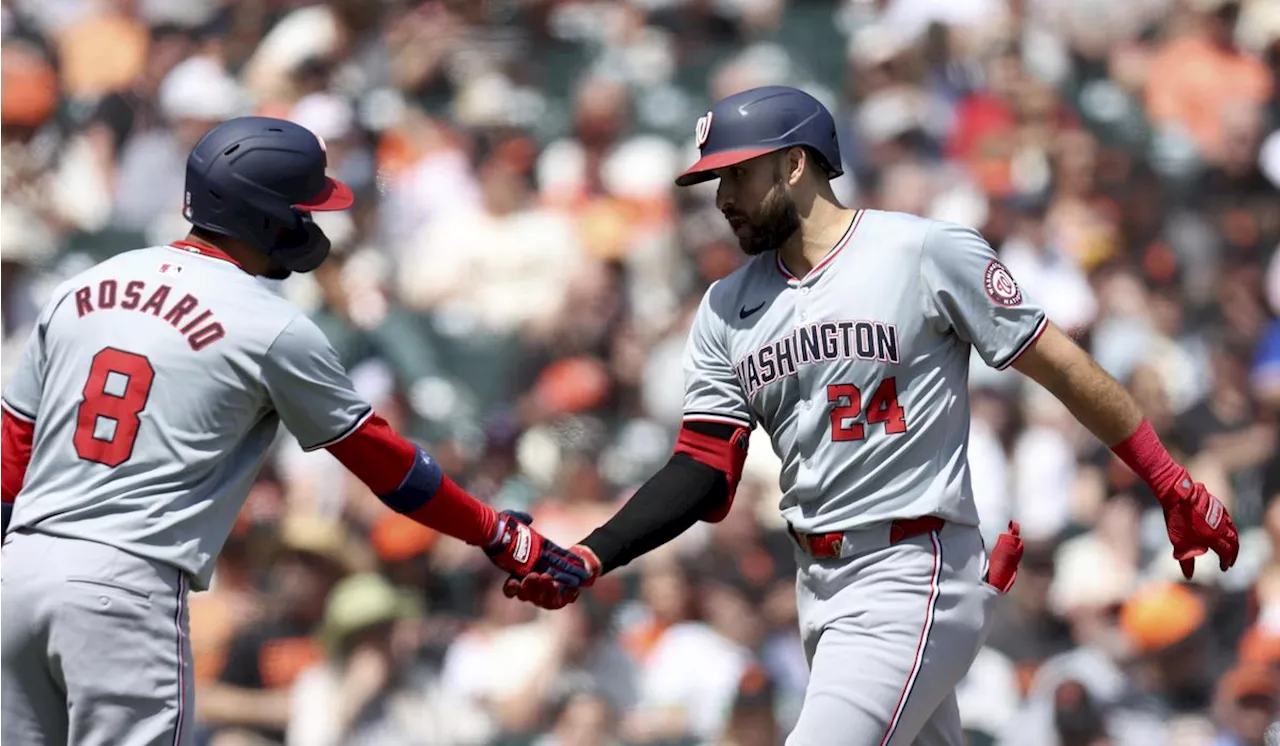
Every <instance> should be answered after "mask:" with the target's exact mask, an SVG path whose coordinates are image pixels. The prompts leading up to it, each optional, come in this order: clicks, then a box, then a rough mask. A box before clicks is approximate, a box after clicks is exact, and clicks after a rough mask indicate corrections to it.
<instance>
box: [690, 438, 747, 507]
mask: <svg viewBox="0 0 1280 746" xmlns="http://www.w3.org/2000/svg"><path fill="white" fill-rule="evenodd" d="M749 439H750V431H749V430H748V429H747V428H745V427H733V426H730V425H724V424H721V423H705V422H686V423H684V426H683V427H681V428H680V437H679V438H678V439H677V440H676V447H675V452H676V453H683V454H685V455H686V456H688V457H690V458H692V459H693V460H694V461H697V462H699V463H702V464H706V465H707V466H710V467H711V468H713V469H715V470H717V471H719V472H721V473H723V474H724V476H725V479H726V480H727V482H728V492H727V493H726V496H725V499H724V503H723V504H722V505H720V506H719V507H717V508H716V509H714V510H712V511H711V512H709V513H708V514H707V515H706V517H705V518H704V519H703V520H705V521H707V522H709V523H718V522H720V521H722V520H724V518H725V516H727V515H729V509H730V508H732V507H733V496H734V493H735V492H737V490H738V482H739V481H741V480H742V466H743V464H745V463H746V461H747V443H748V441H749Z"/></svg>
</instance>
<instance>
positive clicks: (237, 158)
mask: <svg viewBox="0 0 1280 746" xmlns="http://www.w3.org/2000/svg"><path fill="white" fill-rule="evenodd" d="M327 164H328V160H327V156H326V154H325V147H324V141H323V140H321V139H320V138H319V137H317V136H316V135H315V134H313V133H312V132H311V131H310V130H308V129H306V128H304V127H300V126H298V125H296V124H294V123H293V122H288V121H285V120H283V119H271V118H268V117H240V118H237V119H230V120H228V121H226V122H223V123H222V124H220V125H218V126H217V127H214V128H213V129H212V130H210V131H209V133H208V134H206V135H205V136H204V137H203V138H201V139H200V142H198V143H196V146H195V148H193V149H192V151H191V155H190V156H188V157H187V186H186V201H185V203H184V206H183V210H182V214H183V216H184V217H185V218H186V219H187V220H189V221H191V223H192V224H194V225H198V226H200V227H201V228H204V229H206V230H209V231H212V232H214V233H220V234H222V235H226V236H231V237H232V238H238V239H240V240H241V241H244V242H245V243H247V244H249V245H250V246H253V247H254V248H257V249H259V250H261V251H262V252H264V253H265V254H267V256H269V257H271V258H272V259H273V260H275V261H276V263H277V264H279V265H280V266H282V267H284V268H285V269H289V270H292V271H294V272H310V271H311V270H313V269H315V268H316V267H319V266H320V264H321V263H322V262H323V261H324V260H325V257H326V256H328V255H329V239H328V238H327V237H326V236H325V235H324V231H322V230H320V226H318V225H316V224H315V223H314V222H312V220H311V215H310V213H311V212H312V211H317V210H345V209H347V208H348V207H351V205H352V203H353V202H354V201H355V199H354V197H353V196H352V194H351V187H349V186H347V185H346V184H343V183H342V182H340V181H337V180H335V179H331V178H329V177H328V176H325V168H326V166H327Z"/></svg>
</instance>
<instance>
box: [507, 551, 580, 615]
mask: <svg viewBox="0 0 1280 746" xmlns="http://www.w3.org/2000/svg"><path fill="white" fill-rule="evenodd" d="M569 556H570V561H571V562H573V563H575V564H576V565H577V566H578V568H579V573H580V574H581V575H582V578H581V579H580V580H578V581H576V582H568V583H566V582H565V581H563V580H561V579H558V578H556V577H555V576H553V575H552V574H551V573H536V572H535V573H530V574H528V575H525V576H524V577H523V578H508V579H507V581H506V583H504V584H503V586H502V592H503V593H505V594H506V596H507V598H518V599H520V600H521V601H528V602H529V603H531V604H533V605H535V606H540V607H542V608H544V609H559V608H563V607H565V606H568V605H569V604H571V603H573V602H574V601H576V600H577V599H578V594H579V592H581V590H582V589H583V588H589V587H590V586H591V585H592V584H593V583H595V582H596V578H597V577H599V576H600V560H599V559H598V558H597V557H596V553H595V552H593V551H591V549H589V548H588V547H585V546H583V545H582V544H575V545H574V546H573V548H572V549H570V550H569ZM579 573H575V574H574V575H575V577H576V576H577V575H578V574H579Z"/></svg>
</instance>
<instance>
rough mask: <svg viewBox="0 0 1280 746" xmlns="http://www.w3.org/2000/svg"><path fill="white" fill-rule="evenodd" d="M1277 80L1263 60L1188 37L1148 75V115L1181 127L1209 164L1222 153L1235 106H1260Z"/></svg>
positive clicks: (1170, 47)
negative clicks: (1227, 116) (1225, 122)
mask: <svg viewBox="0 0 1280 746" xmlns="http://www.w3.org/2000/svg"><path fill="white" fill-rule="evenodd" d="M1273 84H1274V81H1272V79H1271V73H1270V72H1269V71H1268V70H1267V68H1266V66H1265V65H1263V64H1262V62H1261V61H1260V60H1257V59H1255V58H1253V57H1249V56H1247V55H1243V54H1240V53H1238V52H1234V51H1232V50H1229V49H1222V48H1220V47H1218V46H1215V45H1213V44H1212V43H1211V42H1209V41H1208V40H1207V39H1203V38H1198V37H1187V38H1182V39H1177V40H1175V41H1172V42H1170V43H1168V44H1166V45H1165V46H1164V47H1163V48H1161V49H1160V51H1158V52H1156V54H1155V56H1154V57H1153V58H1152V60H1151V67H1150V70H1149V71H1148V74H1147V112H1148V114H1149V115H1150V116H1151V118H1152V120H1153V121H1154V122H1155V123H1156V124H1162V125H1168V124H1180V125H1182V126H1183V127H1185V128H1186V130H1187V132H1188V134H1189V135H1190V136H1191V138H1192V139H1193V140H1195V142H1196V144H1197V145H1198V146H1199V148H1200V151H1201V152H1202V153H1204V154H1205V155H1206V156H1207V157H1208V158H1209V159H1210V160H1213V159H1215V158H1216V157H1217V156H1218V154H1219V153H1221V152H1222V147H1223V127H1222V113H1223V111H1224V109H1225V107H1226V106H1227V105H1228V104H1230V103H1234V102H1240V101H1245V102H1254V103H1258V104H1261V103H1262V102H1264V101H1266V99H1267V97H1268V96H1270V95H1271V87H1272V85H1273Z"/></svg>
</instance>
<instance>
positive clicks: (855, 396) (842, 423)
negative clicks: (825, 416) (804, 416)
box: [827, 378, 907, 442]
mask: <svg viewBox="0 0 1280 746" xmlns="http://www.w3.org/2000/svg"><path fill="white" fill-rule="evenodd" d="M827 401H829V402H831V403H833V404H835V405H836V406H835V407H833V408H832V409H831V439H832V440H834V441H837V442H842V441H847V440H862V439H864V438H866V437H867V428H866V425H864V424H862V423H861V422H858V421H857V419H858V414H859V413H860V412H861V411H862V392H861V391H860V390H858V387H857V386H854V385H853V384H852V383H833V384H831V385H829V386H827ZM866 421H867V424H868V425H874V424H875V423H877V422H883V423H884V431H885V432H886V433H888V434H889V435H897V434H899V433H905V432H906V431H907V419H906V417H905V415H904V413H903V411H902V407H901V406H899V404H898V382H897V380H896V379H893V378H886V379H884V380H883V381H881V382H880V385H879V386H878V387H876V392H875V393H874V394H872V395H871V401H869V402H867V413H866Z"/></svg>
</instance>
